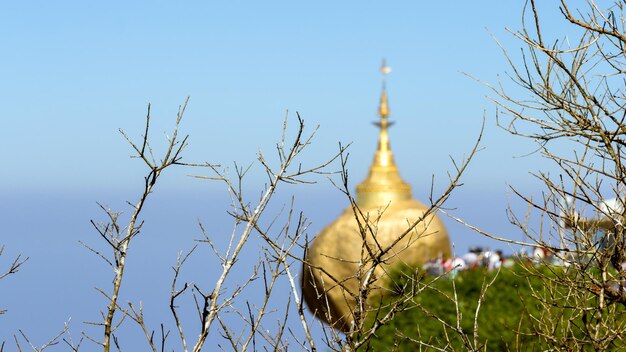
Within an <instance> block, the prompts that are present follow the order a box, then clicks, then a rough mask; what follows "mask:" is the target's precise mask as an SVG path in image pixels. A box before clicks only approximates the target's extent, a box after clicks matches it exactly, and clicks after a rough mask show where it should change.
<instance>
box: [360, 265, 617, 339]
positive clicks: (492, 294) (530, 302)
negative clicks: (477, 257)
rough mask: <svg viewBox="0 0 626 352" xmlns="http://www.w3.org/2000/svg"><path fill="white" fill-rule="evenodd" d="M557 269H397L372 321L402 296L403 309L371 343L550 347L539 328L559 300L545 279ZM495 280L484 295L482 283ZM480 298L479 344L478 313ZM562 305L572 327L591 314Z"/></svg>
mask: <svg viewBox="0 0 626 352" xmlns="http://www.w3.org/2000/svg"><path fill="white" fill-rule="evenodd" d="M557 272H558V273H559V274H560V275H563V274H564V273H565V274H566V275H567V272H566V269H564V268H561V267H548V266H544V267H541V268H534V267H532V266H529V267H525V266H523V265H516V266H514V267H513V268H503V269H502V270H501V271H500V272H499V273H498V272H487V271H485V270H483V269H476V270H468V271H463V272H460V273H458V275H457V276H456V278H455V279H454V280H451V279H449V278H448V277H440V278H432V277H428V276H425V275H422V274H421V273H416V274H413V273H412V271H411V270H409V269H408V268H403V269H402V270H398V271H397V272H396V273H394V274H393V275H392V276H393V277H392V280H390V282H395V283H396V284H394V285H393V287H391V289H392V291H393V292H394V293H393V294H389V295H386V296H384V297H383V298H382V303H383V305H382V307H384V308H382V309H381V310H380V311H379V312H378V314H375V313H372V314H371V316H370V320H371V321H370V323H373V322H374V319H376V316H379V317H380V316H381V314H385V313H387V312H388V310H389V307H391V306H393V304H394V303H395V302H398V301H399V300H400V301H404V302H405V303H403V304H402V308H403V309H402V310H401V311H400V312H398V313H396V315H395V316H394V318H393V319H392V320H391V322H390V323H389V324H388V325H386V326H383V327H382V328H380V329H379V330H378V331H377V333H376V336H375V337H373V339H372V341H371V347H372V348H373V350H375V351H378V350H380V351H382V350H394V351H415V350H417V348H418V347H419V345H420V343H418V342H417V341H421V342H422V350H424V349H426V350H428V348H427V347H428V346H427V345H432V346H437V347H438V348H444V349H445V350H458V351H465V350H468V349H469V346H475V347H477V349H481V350H482V349H484V348H485V347H486V349H487V350H489V351H509V350H510V351H517V350H524V351H527V350H531V351H532V350H541V351H543V350H546V349H548V350H549V345H550V343H549V342H548V341H545V340H544V339H543V338H541V336H540V335H539V332H540V331H542V329H545V328H546V326H545V325H543V324H542V316H543V315H545V314H550V312H547V310H551V308H550V306H548V305H546V304H545V303H544V302H546V301H550V300H554V299H555V297H554V295H555V292H556V291H554V289H553V287H552V286H551V285H550V283H549V282H546V281H545V276H555V274H556V273H557ZM538 274H540V275H538ZM540 276H544V278H543V279H542V278H541V277H540ZM490 283H491V286H490V287H488V289H487V290H486V291H484V296H483V298H482V299H481V292H483V288H484V287H486V285H489V284H490ZM455 292H456V299H455ZM547 296H550V297H547ZM548 298H549V299H548ZM592 299H593V298H592ZM455 301H456V302H457V304H455ZM479 302H481V306H480V310H479V313H478V319H477V326H478V340H477V344H476V345H475V344H474V326H475V316H476V314H475V313H476V308H477V306H478V303H479ZM457 309H458V311H457ZM559 309H561V311H562V313H563V314H564V315H563V316H562V319H563V320H564V321H569V322H572V321H573V322H574V324H572V325H573V326H581V325H584V324H577V323H576V322H579V321H582V320H583V319H586V318H585V317H584V316H582V315H574V314H577V311H578V310H576V309H569V310H568V309H563V307H559ZM609 309H610V313H611V314H620V315H624V312H625V310H624V308H623V306H621V305H620V306H618V307H615V306H613V307H609ZM568 312H569V313H568ZM459 327H460V330H459ZM551 329H553V331H551V332H550V333H551V334H553V335H554V334H556V335H559V334H561V333H565V332H564V331H559V329H560V327H559V326H558V324H557V325H556V326H553V327H552V328H551ZM459 332H461V333H459ZM571 333H572V331H570V336H571V335H572V334H571ZM580 333H582V331H578V332H576V331H573V335H574V336H576V335H578V334H580ZM615 347H617V346H615Z"/></svg>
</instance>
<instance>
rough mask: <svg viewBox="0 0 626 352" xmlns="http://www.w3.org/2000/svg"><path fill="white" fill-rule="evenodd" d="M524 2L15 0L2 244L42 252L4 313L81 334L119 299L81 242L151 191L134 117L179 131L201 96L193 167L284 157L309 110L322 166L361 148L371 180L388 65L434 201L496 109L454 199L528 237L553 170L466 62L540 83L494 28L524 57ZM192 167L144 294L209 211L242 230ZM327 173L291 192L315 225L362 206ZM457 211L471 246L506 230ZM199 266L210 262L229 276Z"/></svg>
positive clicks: (159, 225)
mask: <svg viewBox="0 0 626 352" xmlns="http://www.w3.org/2000/svg"><path fill="white" fill-rule="evenodd" d="M522 7H523V1H502V0H479V1H430V2H418V1H399V2H385V3H383V2H380V1H378V2H374V1H342V2H331V1H322V2H315V3H308V4H304V3H296V2H291V1H271V2H244V1H232V2H217V1H206V2H201V1H187V2H171V1H150V2H147V1H145V2H143V1H137V2H132V3H131V2H127V1H108V2H90V1H59V2H57V1H55V2H53V1H7V2H1V3H0V52H1V53H2V54H1V55H0V121H1V122H2V124H1V125H2V129H3V132H4V133H3V137H2V139H0V156H1V157H2V160H3V163H2V165H3V166H2V167H0V211H1V212H0V224H2V230H0V231H1V232H0V243H6V245H7V253H8V254H10V255H15V254H17V253H22V254H23V255H26V256H30V257H31V260H30V261H29V263H28V264H27V266H26V267H25V268H24V269H23V271H22V272H21V273H20V274H19V275H18V276H15V277H12V278H10V279H8V280H3V281H2V282H0V290H2V292H3V294H2V301H1V302H0V304H1V305H2V306H0V308H8V309H9V313H8V314H7V315H5V316H0V340H2V339H8V338H9V336H10V335H11V334H13V333H14V332H15V331H16V330H15V328H16V327H22V328H23V329H24V330H25V332H30V333H31V334H33V336H35V337H36V340H37V341H41V343H43V342H44V341H43V340H44V337H46V336H50V335H53V333H54V332H55V331H56V330H57V327H59V328H60V327H61V326H62V324H63V321H65V320H67V319H68V318H69V317H72V319H73V322H72V324H73V331H74V334H78V333H79V332H80V331H82V330H83V329H84V326H83V325H82V321H87V320H95V319H97V318H98V311H99V310H100V309H103V308H104V301H103V300H102V299H100V298H99V297H98V294H97V293H96V292H95V290H93V287H94V286H99V287H105V288H106V287H107V285H108V284H109V277H110V276H107V275H110V274H109V273H108V272H107V271H106V267H105V266H104V263H100V262H98V259H97V258H96V257H95V256H93V255H91V254H90V253H88V251H87V250H86V249H84V248H83V247H81V246H80V245H79V244H78V240H82V241H85V242H89V243H98V238H97V237H96V234H95V233H94V232H93V230H91V229H90V225H89V220H90V219H96V220H98V219H102V214H100V212H99V211H98V207H97V206H96V203H95V202H96V201H100V202H103V203H105V204H108V205H111V206H112V207H116V208H119V209H122V210H124V209H126V210H128V209H127V208H124V207H125V205H124V201H126V200H129V201H134V200H135V199H136V197H137V196H138V192H139V191H140V188H139V187H140V185H141V182H142V177H143V169H142V167H141V165H140V164H139V163H138V162H137V161H136V160H131V159H129V158H128V156H129V155H130V154H131V151H130V149H129V147H128V145H127V144H126V143H125V142H124V140H123V139H122V137H121V136H120V134H119V133H118V132H117V129H118V128H123V129H124V130H125V131H127V132H128V133H129V134H130V135H132V136H139V135H140V134H141V133H142V128H143V123H144V116H145V111H146V107H147V104H148V103H152V113H153V127H154V129H153V136H154V137H155V141H161V140H164V134H165V133H166V132H167V131H169V130H170V129H171V126H172V125H173V121H174V118H175V114H176V111H177V109H178V106H179V105H180V104H182V103H183V102H184V100H185V99H186V97H187V96H190V97H191V98H190V102H189V107H188V109H187V114H186V116H185V119H184V121H183V124H182V133H184V134H189V135H190V142H189V148H188V150H187V153H186V154H185V155H184V157H185V159H184V160H185V161H188V162H203V161H207V162H212V163H221V164H223V165H232V163H233V162H237V163H239V164H243V165H247V164H250V163H252V162H253V161H254V160H255V157H256V153H257V152H258V151H259V150H262V151H264V152H265V153H266V154H267V155H268V156H270V157H273V156H274V154H273V148H274V147H273V146H274V143H275V142H277V141H278V139H279V138H280V133H281V126H282V121H283V119H284V116H285V114H286V111H287V110H288V111H289V115H290V116H292V117H294V116H295V113H296V112H299V113H300V115H301V116H302V117H303V118H304V120H305V122H306V123H307V125H308V126H309V127H311V128H314V127H315V126H317V125H320V129H319V131H318V134H317V137H316V139H315V141H314V145H313V146H312V147H311V148H310V151H309V153H307V154H306V155H305V158H304V162H306V163H314V162H316V161H320V160H323V159H325V158H327V157H328V156H330V155H332V154H333V153H334V152H336V151H337V146H338V142H340V141H341V142H343V143H350V142H352V146H351V147H350V164H349V168H350V175H351V182H352V184H353V185H355V184H356V183H358V182H360V181H361V180H362V179H363V178H364V176H365V174H366V172H367V168H368V165H369V163H370V161H371V157H372V155H373V151H374V149H375V145H376V129H375V128H374V127H373V126H372V125H371V122H372V121H374V120H375V119H376V118H377V117H376V108H377V104H378V96H379V94H380V87H381V78H380V74H379V73H378V68H379V66H380V62H381V60H382V58H386V59H387V61H388V64H389V65H390V66H391V67H392V68H393V72H392V73H391V75H389V77H388V81H387V87H388V91H389V99H390V106H391V111H392V120H394V121H395V122H396V125H395V126H394V127H393V129H392V130H391V144H392V149H393V151H394V153H395V156H396V162H397V164H398V165H399V167H400V170H401V173H402V176H403V177H404V178H405V180H407V181H408V182H409V183H411V184H412V185H413V190H414V194H415V196H416V197H418V198H420V199H423V200H424V199H425V197H426V196H427V195H428V193H429V191H430V188H431V179H432V177H433V175H434V177H435V187H434V189H435V190H439V189H442V188H443V187H444V186H445V185H446V172H447V171H449V170H452V165H451V163H450V159H449V157H450V156H452V157H454V158H462V157H463V155H464V153H467V152H469V150H470V148H471V146H472V145H473V143H474V140H475V138H476V137H477V135H478V132H479V130H480V125H481V121H482V118H483V116H485V117H486V129H485V135H484V141H483V143H482V146H483V150H482V151H481V152H480V153H479V154H478V156H477V157H476V159H475V161H474V163H473V164H472V165H471V166H470V168H469V169H468V172H467V175H466V178H465V184H464V186H463V187H462V188H461V189H460V190H459V192H458V193H457V194H455V195H454V196H453V197H452V199H451V206H453V207H457V210H455V212H454V213H455V215H457V216H460V217H462V218H464V219H467V220H468V221H470V222H472V223H474V224H477V225H479V226H481V227H483V228H485V229H486V230H489V231H492V232H495V233H497V234H499V235H509V237H512V238H520V235H519V234H518V233H515V232H514V228H513V227H511V226H507V218H506V213H505V208H506V206H507V202H508V200H509V199H508V195H509V194H510V191H509V190H508V185H516V186H518V187H520V188H522V189H524V190H528V191H530V192H536V190H537V188H536V187H538V184H537V183H536V182H535V181H533V178H532V177H531V176H530V175H529V171H535V170H537V168H540V167H542V164H541V162H540V161H538V160H537V158H536V157H534V156H531V157H519V156H522V155H525V154H527V153H529V152H531V151H532V150H534V146H533V145H532V144H531V143H529V142H527V141H524V140H520V139H518V138H515V137H513V136H510V135H508V134H507V133H506V132H505V131H503V130H501V129H499V128H497V127H496V125H495V106H494V104H493V102H491V101H490V100H489V99H488V98H486V95H488V94H489V91H488V89H487V88H486V87H485V86H484V85H483V84H481V83H478V82H476V81H475V80H472V79H470V78H468V77H467V75H465V74H470V75H472V76H475V77H477V78H479V79H481V80H484V81H486V82H490V83H497V82H498V80H499V79H502V84H503V85H504V86H505V88H506V89H507V90H508V91H510V92H512V93H513V94H520V95H521V94H522V92H520V91H519V90H518V88H517V87H516V86H515V85H514V84H513V83H511V82H510V81H508V80H507V78H506V71H507V62H506V60H505V58H504V56H503V55H502V52H501V50H500V49H499V48H498V45H497V44H496V41H495V39H494V38H493V37H495V38H497V39H498V40H499V41H500V42H501V43H502V45H503V46H504V47H506V48H507V49H509V50H511V53H512V55H513V57H514V58H517V57H519V48H520V47H521V46H522V44H521V43H520V42H519V41H517V40H515V39H514V38H513V36H512V35H511V34H510V33H508V32H507V31H506V30H505V27H510V28H512V29H514V30H516V29H519V28H520V27H521V11H522ZM546 11H547V15H546V20H545V21H546V23H547V29H548V30H555V31H558V29H559V27H558V24H557V23H558V22H557V21H556V20H555V21H553V20H552V17H551V16H554V15H555V14H556V13H557V12H556V10H555V9H549V10H546ZM557 33H558V32H557ZM544 167H545V166H544ZM190 173H202V172H199V171H195V170H192V171H190V170H180V169H179V170H176V171H174V172H172V173H171V174H169V175H167V176H166V177H165V178H164V179H163V180H162V181H163V183H162V184H160V185H159V188H157V190H156V194H155V198H154V199H153V200H152V201H154V205H151V206H150V207H149V208H148V209H147V214H146V217H145V220H146V223H147V224H148V225H147V229H146V230H145V231H144V233H145V237H146V239H145V240H143V239H142V240H141V241H139V242H138V243H137V245H136V247H133V248H132V249H133V250H135V248H137V250H136V254H135V253H130V256H131V257H134V258H135V260H136V262H131V264H132V265H136V266H135V267H134V268H136V269H133V270H136V271H133V272H135V273H136V275H137V277H138V278H137V281H138V282H140V284H137V285H135V286H132V285H129V288H128V291H126V293H125V294H128V295H129V297H127V298H128V299H133V300H139V299H143V300H145V301H148V302H151V300H152V301H155V302H157V301H158V298H155V297H160V296H158V295H156V296H155V294H153V292H154V291H153V290H156V289H157V288H154V289H146V290H141V287H143V285H144V283H146V282H150V281H158V279H162V278H165V279H163V280H164V281H166V285H165V286H164V287H161V289H164V290H167V288H166V286H167V284H168V283H169V279H170V271H169V266H170V265H172V264H173V263H174V261H175V257H176V252H177V251H178V250H180V249H187V248H189V247H190V246H192V245H193V241H192V240H193V239H194V238H198V237H199V232H198V230H197V228H196V219H200V220H202V221H205V222H208V223H210V224H213V229H214V231H216V232H224V233H228V230H225V229H228V224H229V221H230V220H229V218H228V217H227V215H226V214H225V213H224V211H225V209H226V204H223V203H224V202H226V198H225V196H224V188H223V186H222V185H220V184H218V183H215V182H213V183H210V182H206V181H198V180H197V179H192V178H189V177H186V175H187V174H190ZM264 181H265V179H264V174H263V173H262V171H261V169H260V168H258V167H254V168H253V170H252V171H251V174H250V177H249V179H248V180H247V183H246V187H247V188H246V189H248V190H249V191H250V192H251V194H254V195H256V194H257V193H258V192H259V190H260V187H262V185H263V182H264ZM319 181H320V183H319V184H317V185H315V186H310V187H302V188H293V187H290V188H288V189H287V193H290V192H291V193H294V194H295V195H296V197H297V198H296V199H297V205H298V206H299V207H301V209H303V210H305V211H306V212H307V216H308V218H309V220H310V221H311V222H312V224H311V227H310V229H311V232H312V233H311V235H313V234H314V233H315V232H317V231H318V230H319V229H320V228H321V227H323V226H324V225H325V224H327V223H328V222H330V221H331V220H332V219H333V218H334V217H335V216H337V215H338V214H339V212H340V211H341V209H342V208H343V207H345V206H346V204H347V203H346V202H345V200H343V199H342V198H341V195H340V194H339V192H337V191H336V190H334V188H333V187H332V185H331V184H330V182H328V181H327V180H325V179H324V178H320V179H319ZM285 199H286V198H285ZM513 202H515V201H513ZM281 205H282V204H281V203H280V202H279V203H278V204H277V205H275V207H276V208H280V206H281ZM445 221H446V223H447V224H448V226H449V228H450V232H451V237H452V240H453V241H454V242H455V246H456V247H457V248H458V251H461V252H463V251H465V250H466V249H467V246H469V245H472V244H481V243H487V244H490V243H491V242H488V241H486V240H484V239H483V238H481V237H480V236H478V235H476V234H473V233H472V232H471V231H469V230H468V229H465V228H462V227H459V226H456V225H454V224H453V223H452V221H450V220H449V219H445ZM491 245H492V246H495V245H494V244H492V243H491ZM140 248H141V249H140ZM507 251H509V252H510V250H507ZM251 253H256V252H255V249H254V248H252V249H251ZM203 255H209V254H208V253H203ZM155 258H158V261H159V262H162V265H161V266H160V267H159V268H158V269H155V266H158V265H157V264H154V262H153V259H155ZM7 260H8V257H2V258H0V265H3V264H5V263H6V262H7ZM148 264H152V266H150V265H148ZM198 265H199V267H196V269H194V270H195V271H194V273H196V274H197V275H204V274H205V272H212V271H214V270H213V269H209V268H204V267H203V266H202V265H203V264H202V262H201V261H199V263H198ZM1 268H2V266H0V269H1ZM142 269H143V270H142ZM191 276H192V277H193V275H191ZM154 279H157V280H154ZM210 282H211V278H210V277H209V278H208V281H207V285H209V283H210ZM34 287H37V288H36V289H35V288H34ZM4 292H8V295H7V294H5V293H4ZM58 293H62V294H58ZM135 293H136V294H135ZM164 294H165V295H167V291H166V292H165V293H164ZM7 297H8V298H7ZM94 302H95V303H94ZM5 305H6V307H5ZM35 312H39V314H36V315H35ZM159 312H160V311H159ZM159 314H161V313H159ZM163 314H166V313H163ZM40 315H41V316H40ZM159 319H160V318H159V316H158V315H157V317H155V318H154V320H153V321H159ZM165 319H168V318H163V319H162V320H165Z"/></svg>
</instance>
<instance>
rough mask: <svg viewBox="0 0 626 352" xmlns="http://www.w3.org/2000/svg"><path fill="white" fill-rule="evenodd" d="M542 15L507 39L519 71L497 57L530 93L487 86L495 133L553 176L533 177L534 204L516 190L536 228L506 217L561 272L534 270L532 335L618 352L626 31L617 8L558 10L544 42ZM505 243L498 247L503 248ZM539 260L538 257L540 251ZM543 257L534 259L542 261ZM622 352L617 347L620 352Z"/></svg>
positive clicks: (533, 13)
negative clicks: (536, 157)
mask: <svg viewBox="0 0 626 352" xmlns="http://www.w3.org/2000/svg"><path fill="white" fill-rule="evenodd" d="M542 6H551V4H550V5H548V4H541V6H540V5H539V4H537V3H536V1H534V0H530V1H529V2H527V7H526V8H525V10H524V16H523V18H522V25H523V27H522V29H521V30H520V31H512V33H513V35H514V36H516V37H517V38H518V39H519V40H520V41H522V42H523V44H524V46H525V49H524V50H523V52H522V53H523V56H522V59H521V62H517V61H516V60H515V59H514V58H513V57H512V56H511V55H510V52H509V51H507V50H506V49H504V48H503V52H504V55H505V57H506V58H507V60H508V61H509V64H510V67H511V72H510V74H509V76H510V78H511V79H512V80H513V82H514V83H516V84H517V85H519V86H521V87H522V88H524V89H525V91H526V92H527V93H528V95H527V96H526V97H513V96H510V95H509V94H507V89H505V88H504V86H503V85H502V84H499V85H498V86H491V88H492V90H493V92H494V93H495V94H496V98H495V99H494V100H495V101H496V103H497V105H498V107H499V111H498V114H497V120H498V124H499V125H500V126H502V127H503V128H505V129H506V130H508V131H509V132H511V133H512V134H514V135H517V136H521V137H524V138H528V139H530V140H532V141H534V142H536V145H537V148H538V153H540V154H541V155H542V156H543V157H545V158H547V159H548V160H550V161H552V162H553V163H554V165H555V166H556V168H557V169H558V170H559V171H558V174H548V173H546V172H542V171H539V172H538V173H536V174H535V176H536V177H537V178H538V179H539V180H540V181H541V182H542V183H543V184H544V186H545V191H544V192H543V194H542V196H541V198H540V199H537V197H535V198H532V197H529V196H525V195H522V194H521V193H520V192H517V191H515V189H514V191H515V192H516V193H517V194H518V195H519V196H520V197H522V199H523V200H524V201H526V202H527V204H529V207H530V209H532V210H533V212H534V213H535V214H537V216H538V219H539V222H540V224H541V225H540V226H541V227H540V228H530V227H529V226H528V224H527V223H526V222H525V221H523V220H520V218H518V217H517V216H515V214H512V217H511V218H512V221H513V222H514V223H515V224H517V225H518V226H519V228H520V229H521V231H523V232H524V234H525V235H526V236H527V237H528V238H529V239H530V241H529V243H526V245H529V246H531V247H532V248H538V251H539V250H545V251H546V252H547V257H550V258H553V261H554V262H557V263H559V264H561V265H562V267H556V268H554V267H551V268H552V269H550V270H549V272H547V273H546V271H545V270H535V269H533V268H532V267H529V272H530V274H532V275H538V276H540V277H541V278H542V279H543V280H545V283H546V285H545V289H543V290H539V291H536V292H535V294H534V295H535V298H537V299H538V301H539V302H541V305H542V307H543V309H542V310H541V311H542V313H541V314H539V315H537V316H532V317H530V318H531V319H532V321H533V322H534V323H535V327H536V329H535V333H536V334H537V335H538V336H539V337H540V339H541V340H542V341H543V342H544V343H545V344H546V345H547V346H549V347H551V348H555V349H558V350H582V349H586V348H593V349H594V350H612V349H615V348H623V347H624V345H625V341H624V336H626V335H625V334H626V324H624V316H625V312H626V311H625V309H624V307H625V306H626V289H625V284H626V267H625V264H626V251H625V247H624V235H625V233H624V226H623V225H624V219H625V217H624V215H625V210H626V207H624V200H625V197H626V194H625V193H624V191H625V190H626V188H625V187H624V186H625V180H626V179H625V176H626V168H625V166H624V157H623V151H624V146H625V145H626V139H625V138H624V137H625V136H626V128H624V119H625V118H626V109H625V104H626V96H625V94H624V77H625V76H624V74H625V72H626V71H625V68H626V66H625V64H626V61H625V59H626V56H625V55H626V51H625V45H626V29H625V27H624V12H623V7H624V2H622V1H614V2H611V3H610V4H606V3H603V4H602V5H601V6H606V7H601V6H600V5H598V4H597V3H596V2H595V1H593V0H587V1H586V2H585V5H584V6H585V8H584V9H575V8H572V7H571V5H570V4H569V3H568V1H565V0H562V1H561V2H560V7H559V9H560V11H561V14H562V16H563V19H564V24H563V26H561V27H559V28H562V29H563V31H564V32H563V34H560V33H559V34H557V35H562V37H561V38H559V39H548V38H549V37H550V36H553V35H554V34H553V33H547V32H546V31H545V23H544V22H542V21H541V14H542ZM502 240H504V239H502ZM538 253H539V252H538ZM539 254H541V253H539ZM620 346H621V347H620Z"/></svg>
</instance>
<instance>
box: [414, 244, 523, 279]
mask: <svg viewBox="0 0 626 352" xmlns="http://www.w3.org/2000/svg"><path fill="white" fill-rule="evenodd" d="M513 264H514V261H513V258H511V257H506V256H505V255H504V254H503V253H502V251H501V250H499V249H498V250H495V251H491V250H490V249H489V248H486V249H483V248H482V247H471V248H470V249H469V251H468V252H467V253H465V254H463V255H462V256H460V257H451V258H447V259H443V258H438V259H432V260H429V261H428V262H426V263H424V265H423V266H422V269H423V270H424V271H426V272H427V273H428V274H429V275H433V276H439V275H443V274H446V273H449V274H450V275H451V276H453V277H454V276H455V275H456V274H457V273H458V272H459V271H463V270H471V269H478V268H484V269H487V270H489V271H491V270H497V269H498V268H500V267H502V266H504V267H508V266H512V265H513Z"/></svg>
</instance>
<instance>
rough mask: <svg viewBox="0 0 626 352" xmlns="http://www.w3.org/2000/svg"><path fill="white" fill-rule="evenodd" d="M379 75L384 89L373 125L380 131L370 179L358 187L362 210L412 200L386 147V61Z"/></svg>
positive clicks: (390, 123)
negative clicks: (377, 118) (377, 117)
mask: <svg viewBox="0 0 626 352" xmlns="http://www.w3.org/2000/svg"><path fill="white" fill-rule="evenodd" d="M380 72H381V73H382V75H383V87H382V92H381V94H380V103H379V105H378V116H379V117H380V120H379V121H377V122H375V123H374V124H375V125H376V126H378V128H379V129H380V132H379V135H378V149H377V150H376V154H375V155H374V161H373V163H372V166H371V167H370V171H369V175H368V176H367V178H366V179H365V180H364V181H363V182H362V183H361V184H359V185H358V186H357V204H358V205H359V206H361V207H370V206H386V205H388V204H389V202H391V201H395V200H407V199H410V198H411V186H409V184H408V183H406V182H404V180H402V178H401V177H400V174H399V172H398V168H397V167H396V164H395V162H394V160H393V153H392V152H391V146H390V143H389V131H388V129H389V127H391V125H392V124H393V123H392V122H391V121H389V115H390V110H389V101H388V97H387V85H386V76H387V75H388V74H389V73H391V67H389V66H387V63H386V61H385V60H383V63H382V65H381V68H380Z"/></svg>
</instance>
